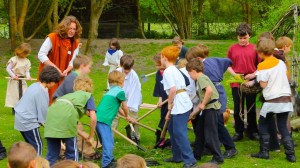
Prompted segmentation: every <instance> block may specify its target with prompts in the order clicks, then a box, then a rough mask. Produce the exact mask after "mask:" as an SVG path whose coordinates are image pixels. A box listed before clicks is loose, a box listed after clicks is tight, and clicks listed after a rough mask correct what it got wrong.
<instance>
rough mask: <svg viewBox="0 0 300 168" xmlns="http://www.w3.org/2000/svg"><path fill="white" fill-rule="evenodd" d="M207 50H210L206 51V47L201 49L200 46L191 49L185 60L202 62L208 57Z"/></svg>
mask: <svg viewBox="0 0 300 168" xmlns="http://www.w3.org/2000/svg"><path fill="white" fill-rule="evenodd" d="M207 50H208V49H205V47H199V46H195V47H191V48H189V49H188V51H187V52H186V54H185V58H186V59H187V61H190V60H191V59H193V58H197V59H200V60H202V59H204V58H206V57H207V55H206V53H207Z"/></svg>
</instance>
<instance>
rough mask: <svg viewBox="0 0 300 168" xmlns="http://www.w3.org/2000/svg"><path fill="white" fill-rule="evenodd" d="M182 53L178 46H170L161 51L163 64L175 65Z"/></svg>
mask: <svg viewBox="0 0 300 168" xmlns="http://www.w3.org/2000/svg"><path fill="white" fill-rule="evenodd" d="M179 53H180V48H179V47H177V46H168V47H165V48H163V50H162V51H161V64H162V65H163V66H165V64H166V62H169V63H171V64H174V63H175V62H176V60H177V58H178V55H179Z"/></svg>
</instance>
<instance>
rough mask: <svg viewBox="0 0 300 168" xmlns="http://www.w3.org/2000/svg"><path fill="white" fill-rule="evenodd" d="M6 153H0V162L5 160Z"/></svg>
mask: <svg viewBox="0 0 300 168" xmlns="http://www.w3.org/2000/svg"><path fill="white" fill-rule="evenodd" d="M6 156H7V155H6V152H2V153H0V160H3V159H5V158H6Z"/></svg>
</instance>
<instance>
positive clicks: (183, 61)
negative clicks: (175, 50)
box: [177, 58, 188, 68]
mask: <svg viewBox="0 0 300 168" xmlns="http://www.w3.org/2000/svg"><path fill="white" fill-rule="evenodd" d="M187 63H188V62H187V60H186V59H185V58H182V59H180V60H179V61H178V63H177V67H178V68H185V67H186V64H187Z"/></svg>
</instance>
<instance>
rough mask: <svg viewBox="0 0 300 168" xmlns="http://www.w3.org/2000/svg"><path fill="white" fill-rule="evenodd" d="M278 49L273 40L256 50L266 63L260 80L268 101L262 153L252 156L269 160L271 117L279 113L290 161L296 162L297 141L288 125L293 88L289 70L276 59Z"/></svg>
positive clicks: (263, 120)
mask: <svg viewBox="0 0 300 168" xmlns="http://www.w3.org/2000/svg"><path fill="white" fill-rule="evenodd" d="M274 48H275V44H274V41H272V40H270V39H264V40H260V41H258V44H257V47H256V50H257V52H258V54H259V56H260V57H261V58H262V59H263V60H264V61H263V62H261V63H259V64H258V68H257V70H258V72H257V78H256V79H257V82H259V84H260V86H261V87H262V88H263V96H264V98H265V100H266V101H265V102H264V104H263V106H262V109H261V111H260V117H259V134H260V151H259V152H258V153H256V154H251V157H256V158H262V159H269V141H270V135H269V132H268V128H269V125H268V124H269V121H270V118H272V117H273V115H274V114H276V115H277V124H278V129H279V132H280V133H281V135H282V143H283V146H284V148H285V154H286V159H287V160H288V161H289V162H296V157H295V151H294V145H293V140H292V138H291V136H290V134H289V132H288V129H287V125H286V123H287V117H288V114H289V112H291V111H293V105H292V102H291V89H290V85H289V82H288V78H287V75H286V71H287V68H286V65H285V64H284V62H283V61H281V60H278V59H276V58H275V57H274V56H273V52H274Z"/></svg>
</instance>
